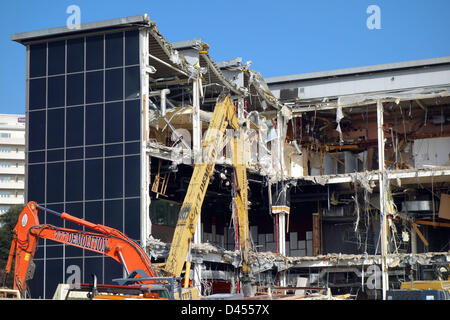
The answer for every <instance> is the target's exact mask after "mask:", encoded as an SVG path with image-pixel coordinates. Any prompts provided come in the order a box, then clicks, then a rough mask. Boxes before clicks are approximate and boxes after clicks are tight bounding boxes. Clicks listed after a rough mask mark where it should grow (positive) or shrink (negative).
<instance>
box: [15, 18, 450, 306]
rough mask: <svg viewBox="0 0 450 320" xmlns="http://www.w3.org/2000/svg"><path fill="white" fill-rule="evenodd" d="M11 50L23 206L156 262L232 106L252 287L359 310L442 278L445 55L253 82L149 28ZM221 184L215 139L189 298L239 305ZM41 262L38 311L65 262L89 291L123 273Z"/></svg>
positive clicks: (103, 263)
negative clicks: (214, 131) (21, 89)
mask: <svg viewBox="0 0 450 320" xmlns="http://www.w3.org/2000/svg"><path fill="white" fill-rule="evenodd" d="M13 40H14V41H18V42H20V43H22V44H24V45H26V46H27V188H26V189H27V201H30V200H35V201H37V202H38V203H40V204H42V205H43V206H45V207H48V208H51V209H54V210H58V211H67V212H69V213H70V214H72V215H75V216H79V217H83V218H86V219H90V220H91V221H92V220H93V221H98V222H99V223H103V224H106V225H109V226H112V227H114V228H117V229H119V230H122V231H123V232H124V233H126V234H128V235H129V236H130V237H131V238H133V239H136V240H138V241H140V243H141V244H142V245H143V246H144V247H145V248H147V249H148V253H149V255H151V256H152V258H153V259H154V261H155V262H156V263H157V262H164V259H165V258H166V257H167V255H168V252H169V247H170V242H171V240H172V236H173V232H174V230H175V225H176V222H177V218H178V212H179V209H180V206H181V203H182V202H183V199H184V196H185V193H186V190H187V186H188V184H189V181H190V177H191V175H192V171H193V166H194V164H195V159H194V155H195V153H196V152H198V151H200V150H201V144H202V136H203V135H204V133H205V131H206V130H207V128H208V124H209V120H210V119H211V115H212V112H213V109H214V106H215V103H216V100H217V98H218V97H219V96H220V95H222V94H228V95H230V97H231V99H232V101H233V103H234V104H235V107H236V112H237V114H238V115H239V117H240V118H244V119H245V120H246V123H247V127H248V128H250V130H249V135H248V144H247V145H246V149H245V150H246V151H245V153H246V157H245V159H246V166H247V170H248V186H249V190H248V191H249V203H248V207H249V212H248V219H249V224H250V226H249V230H250V233H251V238H252V245H253V249H252V252H251V262H252V264H251V268H252V271H253V275H254V277H255V281H256V282H257V284H258V285H259V286H260V287H270V286H272V287H273V286H278V287H282V288H283V287H288V286H291V287H292V286H293V287H317V288H326V287H328V288H331V289H332V291H333V293H336V294H337V293H350V294H352V295H355V296H358V297H369V298H373V297H381V296H382V294H383V292H384V291H385V290H387V289H388V288H395V287H396V286H398V285H399V283H400V282H402V281H408V280H409V276H410V275H411V273H410V270H413V271H414V272H413V276H414V277H416V278H427V277H436V276H441V277H442V275H441V274H438V273H439V270H441V269H440V267H441V266H444V267H448V263H449V260H450V247H449V245H450V243H449V239H450V231H449V229H448V228H449V227H450V221H449V220H450V213H449V212H450V200H449V197H450V196H449V195H448V194H450V190H449V182H450V162H449V150H450V136H449V134H450V108H449V104H450V96H449V94H450V58H440V59H431V60H423V61H413V62H408V63H398V64H392V65H381V66H374V67H362V68H353V69H346V70H338V71H330V72H318V73H312V74H300V75H293V76H284V77H277V78H270V79H264V78H263V77H262V76H261V74H259V73H258V72H256V71H254V70H252V69H251V68H250V64H251V62H244V61H242V59H240V58H235V59H232V60H229V61H224V62H215V61H214V60H213V59H212V57H211V55H210V51H211V53H212V54H213V49H211V50H210V48H209V46H208V44H207V43H205V42H203V41H202V40H201V39H194V40H187V41H182V42H172V43H171V42H169V41H167V40H166V39H164V37H163V36H162V35H161V33H160V32H159V31H158V29H157V26H156V24H155V23H154V22H153V21H151V20H150V19H149V17H148V15H140V16H135V17H127V18H122V19H116V20H109V21H102V22H96V23H86V24H83V25H81V26H80V28H79V29H76V30H69V29H68V28H54V29H48V30H42V31H33V32H26V33H22V34H16V35H13ZM61 90H62V92H63V94H62V95H61V94H58V92H61ZM42 92H44V93H42ZM42 181H45V182H46V183H45V184H44V185H43V184H42V183H41V182H42ZM234 187H235V186H234V185H233V172H232V159H231V157H230V153H229V150H228V147H227V144H226V142H225V144H224V148H223V150H221V154H220V155H219V157H218V160H217V162H216V166H215V170H214V174H213V175H212V177H211V180H210V184H209V186H208V189H207V191H206V197H205V200H204V203H203V207H202V211H201V221H200V224H199V225H198V228H197V231H196V232H197V237H196V240H195V243H194V245H193V248H192V262H193V263H194V268H193V270H192V278H193V279H194V284H195V285H197V286H198V287H199V288H200V289H201V290H202V293H203V294H211V293H225V292H227V293H229V292H233V293H235V292H238V291H239V290H240V283H239V267H240V265H241V254H240V252H239V250H236V249H237V248H238V247H239V246H238V239H237V232H236V231H235V228H236V224H235V217H234V212H235V208H234V205H233V197H232V193H233V188H234ZM47 220H48V219H47ZM43 221H44V218H43ZM49 222H50V221H47V223H49ZM40 247H41V248H42V250H41V251H40V253H39V251H38V255H37V256H36V259H35V260H36V267H37V272H36V277H35V278H37V279H35V280H33V282H34V283H35V284H39V285H35V286H33V285H32V284H31V285H30V288H31V290H33V287H34V288H35V289H34V290H35V292H32V293H33V295H34V296H36V297H46V296H47V297H48V296H49V295H51V294H52V293H53V292H54V289H55V288H56V285H57V283H60V282H64V281H65V280H66V279H67V277H68V275H70V274H68V271H67V268H68V267H69V266H73V265H77V266H79V267H80V268H81V270H82V277H83V278H82V279H81V280H82V281H86V282H87V281H89V274H90V273H92V272H96V273H97V276H98V278H99V279H100V281H103V282H108V281H109V280H111V279H114V278H119V277H121V276H122V270H121V269H120V268H117V267H115V266H112V265H111V264H110V263H109V262H108V261H107V260H105V259H104V258H103V257H99V256H95V255H92V254H88V253H84V252H83V251H82V250H75V249H74V248H69V247H66V246H64V245H55V244H51V243H48V242H42V243H40ZM38 270H40V271H38ZM106 270H107V271H106ZM447 270H448V269H447ZM38 274H43V275H44V276H43V277H39V276H38ZM42 284H43V286H42ZM41 286H42V288H43V289H36V288H40V287H41Z"/></svg>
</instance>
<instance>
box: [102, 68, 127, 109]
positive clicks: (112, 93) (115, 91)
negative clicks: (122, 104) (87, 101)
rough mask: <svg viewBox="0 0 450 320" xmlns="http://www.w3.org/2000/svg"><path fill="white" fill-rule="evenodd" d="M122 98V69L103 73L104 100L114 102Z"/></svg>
mask: <svg viewBox="0 0 450 320" xmlns="http://www.w3.org/2000/svg"><path fill="white" fill-rule="evenodd" d="M122 98H123V69H122V68H120V69H111V70H106V71H105V100H106V101H114V100H122Z"/></svg>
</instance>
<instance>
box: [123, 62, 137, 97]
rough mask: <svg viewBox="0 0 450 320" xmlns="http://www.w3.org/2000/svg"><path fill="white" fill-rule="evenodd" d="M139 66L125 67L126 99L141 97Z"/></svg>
mask: <svg viewBox="0 0 450 320" xmlns="http://www.w3.org/2000/svg"><path fill="white" fill-rule="evenodd" d="M139 90H140V75H139V66H136V67H128V68H125V99H137V98H139Z"/></svg>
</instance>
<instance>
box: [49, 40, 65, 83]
mask: <svg viewBox="0 0 450 320" xmlns="http://www.w3.org/2000/svg"><path fill="white" fill-rule="evenodd" d="M65 72H66V42H65V40H62V41H53V42H49V43H48V75H49V76H50V75H55V74H63V73H65Z"/></svg>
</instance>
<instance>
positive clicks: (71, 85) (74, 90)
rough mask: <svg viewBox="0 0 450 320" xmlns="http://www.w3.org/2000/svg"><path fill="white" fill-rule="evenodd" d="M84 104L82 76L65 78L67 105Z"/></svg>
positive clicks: (71, 75) (73, 75)
mask: <svg viewBox="0 0 450 320" xmlns="http://www.w3.org/2000/svg"><path fill="white" fill-rule="evenodd" d="M83 103H84V74H82V73H76V74H70V75H68V76H67V105H68V106H73V105H76V104H83Z"/></svg>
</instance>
